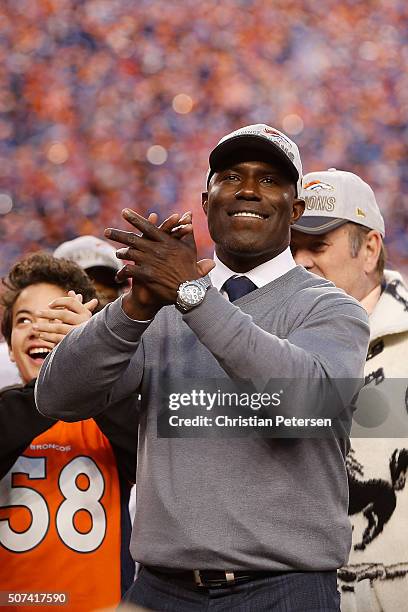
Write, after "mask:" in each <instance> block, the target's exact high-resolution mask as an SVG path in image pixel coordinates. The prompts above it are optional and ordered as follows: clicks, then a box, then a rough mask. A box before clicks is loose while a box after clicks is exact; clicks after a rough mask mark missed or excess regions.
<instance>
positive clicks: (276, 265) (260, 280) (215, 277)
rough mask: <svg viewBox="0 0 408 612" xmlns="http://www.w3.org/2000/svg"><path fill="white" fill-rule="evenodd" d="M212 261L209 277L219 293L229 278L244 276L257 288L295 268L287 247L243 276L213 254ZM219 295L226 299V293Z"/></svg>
mask: <svg viewBox="0 0 408 612" xmlns="http://www.w3.org/2000/svg"><path fill="white" fill-rule="evenodd" d="M213 259H214V261H215V268H213V269H212V270H211V272H210V273H209V277H210V279H211V282H212V284H213V286H214V287H215V288H216V289H218V291H221V287H222V286H223V284H224V283H225V281H226V280H228V279H229V278H231V277H234V278H236V277H238V276H246V277H247V278H249V280H251V281H252V282H253V283H254V284H255V285H256V286H257V287H258V288H259V287H263V286H264V285H267V284H268V283H270V282H272V281H273V280H275V279H277V278H279V277H280V276H283V275H284V274H286V272H289V270H292V268H295V267H296V263H295V260H294V259H293V257H292V253H291V250H290V248H289V247H287V249H285V250H284V251H282V253H280V255H278V256H277V257H274V258H273V259H270V260H269V261H266V262H265V263H263V264H261V265H260V266H257V267H256V268H253V269H252V270H249V272H245V274H237V273H236V272H234V270H230V269H229V268H228V267H227V266H226V265H225V264H224V263H222V261H221V260H220V259H219V258H218V257H217V255H216V254H215V253H214V257H213ZM221 293H222V295H224V296H225V297H226V298H227V299H228V296H227V293H226V291H221Z"/></svg>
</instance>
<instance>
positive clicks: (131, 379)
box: [36, 288, 369, 421]
mask: <svg viewBox="0 0 408 612" xmlns="http://www.w3.org/2000/svg"><path fill="white" fill-rule="evenodd" d="M290 308H291V307H290ZM183 319H184V322H185V323H187V325H188V326H189V327H190V329H191V330H192V331H193V332H194V333H195V335H196V336H197V337H198V339H199V340H200V342H201V343H202V344H203V345H204V346H206V347H207V348H208V350H209V351H210V352H211V353H212V355H213V356H214V357H215V359H216V360H217V361H218V363H219V364H220V365H221V367H222V368H223V369H224V371H225V372H226V373H227V374H228V375H229V376H230V377H231V378H235V379H245V380H251V381H253V382H254V383H255V384H256V386H257V387H258V388H259V384H261V385H262V384H266V383H267V382H268V381H269V380H270V379H271V378H311V377H312V378H325V377H326V376H328V377H334V378H336V377H337V378H348V377H350V378H353V377H355V378H357V377H358V376H360V375H361V373H362V367H363V364H364V359H365V354H366V350H367V345H368V339H369V328H368V319H367V316H366V315H365V311H364V310H363V308H362V307H361V306H360V305H358V304H357V303H356V302H355V301H354V300H352V299H351V298H349V297H348V296H346V295H345V294H341V293H339V292H336V296H335V297H334V298H333V299H330V298H328V299H325V297H323V299H321V298H317V299H316V303H313V301H312V305H308V314H307V315H306V318H305V317H304V313H303V315H302V317H301V319H300V320H299V324H298V325H296V324H295V325H293V326H291V327H292V331H291V333H290V334H289V336H288V337H287V338H286V339H281V338H279V337H278V336H276V335H273V334H270V333H268V332H266V331H264V330H263V329H261V327H259V326H258V325H256V324H255V323H254V322H253V320H252V317H251V316H249V315H247V314H245V313H244V312H242V311H241V309H240V308H237V307H236V306H234V304H231V303H230V302H228V301H227V300H225V298H223V297H222V296H221V294H220V293H219V292H218V291H217V290H216V289H215V288H211V289H209V291H208V293H207V296H206V299H205V300H204V302H203V303H202V304H201V305H200V306H199V307H197V308H195V309H194V310H192V311H191V312H190V313H188V314H186V315H184V316H183ZM148 326H149V324H148V323H146V324H143V323H138V322H135V321H132V320H131V319H129V318H128V317H127V316H126V315H125V313H124V312H123V311H122V309H121V301H120V300H117V301H116V302H114V303H113V304H110V305H108V306H107V307H106V308H105V309H104V310H103V311H102V312H100V313H98V314H97V315H95V316H94V317H92V319H91V320H90V321H88V322H87V323H86V324H84V325H83V326H82V327H80V328H77V329H75V330H73V331H72V332H71V333H70V334H68V336H67V337H66V338H65V339H64V340H63V341H62V342H61V343H60V345H59V346H58V347H57V348H56V349H55V350H54V351H53V352H52V354H51V355H50V356H49V357H48V358H47V360H46V361H45V363H44V365H43V367H42V369H41V372H40V375H39V378H38V382H37V391H36V400H37V406H38V409H39V411H40V412H41V413H42V414H44V415H45V416H52V417H54V418H59V419H63V420H67V421H70V420H77V419H78V418H80V419H84V418H89V417H92V416H95V414H98V413H99V412H101V411H102V410H105V409H106V407H107V406H108V405H109V404H110V403H111V402H113V401H117V400H118V399H120V398H121V397H123V398H124V397H127V396H129V395H130V394H131V393H134V392H137V390H138V389H139V385H140V383H141V380H142V377H143V369H144V349H143V342H141V338H142V334H143V333H144V332H145V330H146V329H147V328H148ZM174 357H175V358H176V355H175V356H174ZM130 362H131V363H130Z"/></svg>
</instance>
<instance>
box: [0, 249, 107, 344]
mask: <svg viewBox="0 0 408 612" xmlns="http://www.w3.org/2000/svg"><path fill="white" fill-rule="evenodd" d="M2 281H3V284H4V285H5V287H6V290H5V291H4V293H3V294H2V295H1V297H0V305H1V306H2V307H3V316H2V320H1V332H2V334H3V336H4V337H5V339H6V342H7V344H8V345H9V346H10V342H11V332H12V328H13V306H14V304H15V302H16V300H17V299H18V297H19V295H20V293H21V292H22V291H23V289H25V288H26V287H29V286H30V285H37V284H39V283H48V284H49V285H56V286H57V287H61V289H65V291H67V292H68V291H69V290H71V289H72V290H73V291H75V293H81V294H82V296H83V298H84V302H89V300H91V299H92V298H94V297H96V292H95V288H94V286H93V284H92V281H91V280H90V278H89V277H88V276H87V274H86V272H85V271H84V270H83V269H82V268H80V267H79V266H78V265H77V264H76V263H74V262H73V261H69V260H68V259H56V258H55V257H53V256H52V255H50V254H49V253H42V252H40V253H33V254H32V255H28V256H27V257H24V259H21V260H20V261H18V262H17V263H15V264H14V266H13V267H12V268H11V270H10V272H9V273H8V275H7V277H6V278H3V279H2Z"/></svg>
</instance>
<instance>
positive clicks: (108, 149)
mask: <svg viewBox="0 0 408 612" xmlns="http://www.w3.org/2000/svg"><path fill="white" fill-rule="evenodd" d="M179 8H180V4H178V3H176V2H167V1H164V0H144V1H143V0H140V1H139V2H137V3H135V2H131V1H130V0H87V1H83V0H5V1H4V2H3V3H2V8H1V11H0V29H1V31H2V35H1V37H0V58H1V62H0V74H1V78H0V82H1V84H2V85H1V87H0V240H1V245H2V246H1V250H2V257H1V261H0V274H1V275H4V274H6V272H7V271H8V270H9V268H10V266H11V265H12V264H13V263H14V262H15V261H16V260H17V259H19V258H20V257H21V256H23V255H24V254H25V253H27V252H30V251H33V250H38V249H40V248H41V249H48V250H50V251H52V250H53V249H54V248H55V247H56V246H57V245H58V244H60V243H61V242H62V241H64V240H69V239H71V238H74V237H75V236H77V235H81V234H94V235H101V234H102V231H103V228H104V227H107V226H109V225H117V223H118V219H120V210H121V209H122V208H123V207H125V206H130V207H132V208H135V209H136V210H138V211H140V212H141V213H147V212H150V211H152V210H155V211H157V212H159V214H160V215H161V216H162V217H164V216H166V215H167V213H168V211H173V210H177V211H180V212H181V211H183V210H188V209H191V210H192V211H193V213H194V214H195V225H196V228H197V230H198V231H197V232H196V233H197V234H198V244H199V248H200V250H201V252H202V254H203V255H205V254H206V253H207V254H208V253H209V251H210V242H209V238H208V235H207V232H206V231H205V218H204V215H203V213H202V212H201V204H200V199H199V197H197V198H196V199H195V200H194V201H191V196H190V194H191V193H197V194H199V193H200V191H201V189H202V187H203V186H204V175H205V171H206V167H207V152H208V150H210V149H211V148H212V147H213V146H214V144H215V143H216V142H217V140H218V138H219V134H222V133H227V132H229V131H231V130H232V129H235V128H236V127H238V126H239V125H244V124H248V123H257V122H266V123H269V124H271V125H274V126H276V127H278V128H279V129H282V130H283V131H285V132H286V133H287V134H288V135H289V136H291V137H292V138H295V139H296V142H297V143H298V144H299V146H300V147H301V150H302V151H303V159H304V165H305V171H313V170H316V169H321V168H324V167H327V166H335V167H338V168H342V169H346V170H351V171H353V172H356V173H357V174H359V175H360V176H362V177H363V178H364V179H365V180H366V181H367V182H368V183H369V184H370V185H371V186H372V187H373V189H374V190H375V192H376V195H377V199H378V202H379V205H380V207H381V209H382V211H383V213H384V216H385V220H386V225H387V236H386V244H387V246H388V250H389V256H390V261H391V263H392V264H393V265H394V266H395V267H397V268H398V269H400V270H402V271H405V272H406V271H407V270H408V254H407V253H408V232H407V229H408V205H407V197H408V196H407V185H408V166H407V164H406V155H407V150H406V149H407V147H406V140H407V127H406V116H407V109H408V82H407V80H408V76H407V72H406V70H405V67H406V63H407V61H408V44H407V39H406V25H407V18H408V5H407V3H406V2H404V1H403V0H373V1H372V2H371V3H370V5H369V9H368V8H367V4H366V3H362V2H356V1H354V0H345V1H344V2H342V3H337V2H336V1H335V0H326V2H324V3H318V2H314V1H313V0H301V1H299V0H285V1H283V0H274V2H263V1H261V0H225V1H224V2H222V3H217V2H216V1H215V0H208V1H207V2H205V3H196V2H193V1H192V0H185V1H184V2H183V3H182V10H178V9H179Z"/></svg>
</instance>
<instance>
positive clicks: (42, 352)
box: [27, 347, 51, 363]
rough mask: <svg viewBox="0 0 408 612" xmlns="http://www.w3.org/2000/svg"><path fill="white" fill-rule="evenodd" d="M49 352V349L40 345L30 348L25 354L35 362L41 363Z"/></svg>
mask: <svg viewBox="0 0 408 612" xmlns="http://www.w3.org/2000/svg"><path fill="white" fill-rule="evenodd" d="M49 353H51V349H49V348H46V347H41V348H33V349H30V350H29V351H28V352H27V355H28V356H29V357H30V358H31V359H33V360H34V361H36V362H37V363H42V362H43V361H44V359H45V358H46V357H47V355H48V354H49Z"/></svg>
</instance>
